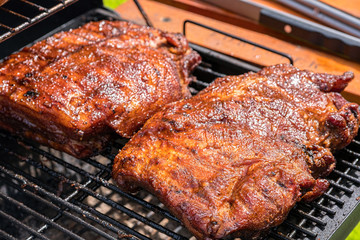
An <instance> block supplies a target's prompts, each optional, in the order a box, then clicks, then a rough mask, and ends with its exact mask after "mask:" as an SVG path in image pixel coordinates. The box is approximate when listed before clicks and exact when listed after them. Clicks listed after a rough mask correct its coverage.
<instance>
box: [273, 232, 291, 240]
mask: <svg viewBox="0 0 360 240" xmlns="http://www.w3.org/2000/svg"><path fill="white" fill-rule="evenodd" d="M269 236H270V237H274V238H276V239H282V240H294V239H293V238H291V237H287V236H284V235H283V234H281V233H277V232H276V231H271V232H270V234H269Z"/></svg>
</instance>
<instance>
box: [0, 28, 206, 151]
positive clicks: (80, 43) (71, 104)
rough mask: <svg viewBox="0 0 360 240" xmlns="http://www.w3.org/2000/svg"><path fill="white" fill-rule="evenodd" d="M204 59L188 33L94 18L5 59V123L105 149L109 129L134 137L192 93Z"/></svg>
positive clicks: (63, 146) (57, 141)
mask: <svg viewBox="0 0 360 240" xmlns="http://www.w3.org/2000/svg"><path fill="white" fill-rule="evenodd" d="M199 62H200V56H199V55H198V54H197V53H196V52H195V51H193V50H192V49H190V48H189V46H188V43H187V40H186V39H185V38H184V36H182V35H181V34H174V33H167V32H162V31H160V30H157V29H154V28H150V27H145V26H139V25H136V24H133V23H129V22H124V21H100V22H91V23H87V24H85V25H84V26H82V27H80V28H78V29H74V30H70V31H68V32H60V33H57V34H55V35H53V36H52V37H49V38H47V39H45V40H43V41H40V42H38V43H35V44H34V45H33V46H31V47H27V48H24V49H22V50H21V51H19V52H17V53H15V54H12V55H11V56H9V57H8V58H7V59H5V60H4V61H3V62H2V63H0V98H1V99H0V100H1V109H0V114H1V115H2V118H1V122H0V126H2V127H3V128H5V129H7V130H10V131H11V132H13V133H15V134H23V135H27V136H28V137H30V138H33V139H35V140H37V141H39V142H41V143H44V144H47V145H50V146H52V147H55V148H57V149H59V150H62V151H65V152H68V153H70V154H72V155H74V156H76V157H86V156H88V155H91V154H92V153H93V151H92V150H96V152H97V151H98V150H101V148H102V146H104V145H105V143H106V142H107V141H108V140H107V139H109V135H110V134H109V132H111V131H116V132H117V133H118V134H120V135H121V136H123V137H130V136H132V135H133V134H134V133H135V132H136V131H137V130H138V129H139V128H140V127H141V126H142V125H143V123H144V122H145V120H147V119H148V118H149V117H151V116H152V115H153V114H154V113H155V112H156V111H158V110H159V109H160V108H161V107H162V106H163V105H165V104H166V103H169V102H172V101H175V100H179V99H182V98H184V97H188V96H189V95H190V93H189V90H188V88H187V85H188V84H189V82H190V79H191V76H190V72H191V71H192V69H193V68H194V67H195V66H196V65H198V64H199ZM9 122H17V123H18V124H17V125H16V128H15V127H13V128H11V127H9ZM31 132H36V134H30V133H31ZM25 133H26V134H25ZM35 135H36V136H35ZM104 136H105V137H104ZM66 139H68V141H67V140H66ZM89 139H91V142H92V144H89ZM99 148H100V149H99Z"/></svg>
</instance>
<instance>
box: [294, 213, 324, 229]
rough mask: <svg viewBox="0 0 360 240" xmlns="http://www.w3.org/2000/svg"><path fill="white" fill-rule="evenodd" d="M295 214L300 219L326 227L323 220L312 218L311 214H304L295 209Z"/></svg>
mask: <svg viewBox="0 0 360 240" xmlns="http://www.w3.org/2000/svg"><path fill="white" fill-rule="evenodd" d="M295 212H296V213H297V214H299V215H300V216H301V217H305V218H307V219H309V220H311V221H313V222H315V223H317V224H320V225H321V226H325V225H326V222H324V221H323V220H321V219H319V218H317V217H314V216H313V215H311V214H308V213H306V212H304V211H303V210H300V209H297V211H295Z"/></svg>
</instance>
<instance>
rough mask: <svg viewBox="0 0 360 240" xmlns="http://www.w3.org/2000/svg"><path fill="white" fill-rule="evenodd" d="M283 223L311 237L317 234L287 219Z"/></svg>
mask: <svg viewBox="0 0 360 240" xmlns="http://www.w3.org/2000/svg"><path fill="white" fill-rule="evenodd" d="M284 223H285V224H286V225H289V226H290V227H292V228H293V229H296V230H297V231H301V232H303V233H305V234H306V235H308V236H310V237H312V238H315V237H316V236H317V234H316V233H313V232H312V231H309V230H308V229H306V228H303V227H301V226H298V225H296V224H293V223H292V222H289V221H288V220H285V221H284Z"/></svg>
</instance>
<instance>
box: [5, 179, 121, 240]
mask: <svg viewBox="0 0 360 240" xmlns="http://www.w3.org/2000/svg"><path fill="white" fill-rule="evenodd" d="M0 178H1V179H2V180H3V181H6V179H5V178H2V177H1V176H0ZM6 182H7V185H8V186H11V187H13V188H15V189H17V190H19V191H21V192H23V193H24V194H26V195H27V196H28V197H30V198H32V199H35V200H37V201H38V202H39V203H41V204H44V205H47V206H48V207H50V208H52V209H54V210H55V211H58V212H60V213H61V214H58V215H60V216H61V215H64V216H66V217H68V218H69V219H71V220H73V221H75V222H77V223H80V224H82V225H83V226H84V227H86V228H87V229H89V230H91V231H93V232H95V233H97V234H99V235H100V236H103V237H105V238H107V239H114V237H112V236H110V235H109V234H107V233H105V232H103V231H101V230H99V229H98V228H96V227H94V226H92V225H91V224H89V223H87V222H85V221H84V220H82V219H81V218H79V217H77V216H75V215H73V214H71V213H69V212H67V211H66V210H63V209H61V208H60V207H59V206H57V205H55V204H54V203H52V202H50V201H48V200H46V199H44V198H42V197H40V196H39V195H37V194H35V193H33V192H31V191H29V190H27V189H25V188H22V187H21V186H19V185H16V184H15V183H13V182H11V181H6ZM58 215H57V216H58ZM57 219H58V217H54V218H51V221H55V220H57ZM40 229H41V228H40ZM38 232H42V231H39V230H38Z"/></svg>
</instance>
